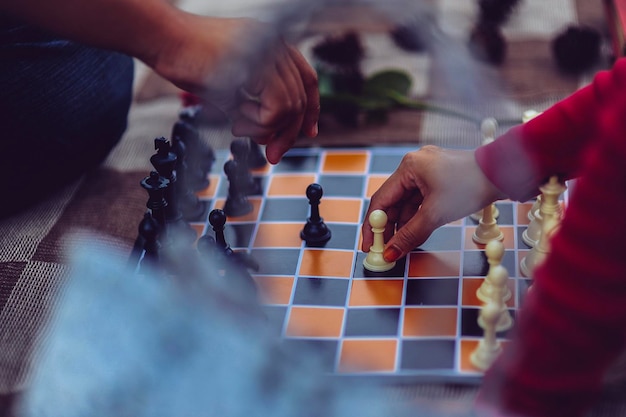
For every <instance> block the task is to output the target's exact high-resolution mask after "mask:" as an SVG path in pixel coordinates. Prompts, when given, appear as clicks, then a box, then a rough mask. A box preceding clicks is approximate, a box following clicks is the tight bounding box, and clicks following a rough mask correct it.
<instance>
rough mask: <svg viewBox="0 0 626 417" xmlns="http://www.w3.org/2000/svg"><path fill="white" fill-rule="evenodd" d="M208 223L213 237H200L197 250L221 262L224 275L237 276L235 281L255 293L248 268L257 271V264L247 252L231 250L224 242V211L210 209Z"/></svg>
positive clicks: (254, 286) (254, 285)
mask: <svg viewBox="0 0 626 417" xmlns="http://www.w3.org/2000/svg"><path fill="white" fill-rule="evenodd" d="M209 224H211V227H212V228H213V231H214V232H215V239H212V238H211V237H207V236H203V237H202V238H200V240H202V242H200V241H199V242H198V244H199V246H198V249H199V251H200V252H201V253H205V254H207V255H208V256H210V259H211V260H213V261H216V262H223V272H224V275H225V276H230V277H234V278H237V282H239V283H241V284H242V285H243V287H242V288H243V289H245V290H246V291H250V292H251V293H253V294H256V284H255V283H254V280H253V279H252V276H251V275H250V273H249V272H248V270H249V269H253V270H256V271H258V269H259V265H258V263H257V262H256V261H255V260H254V259H253V258H252V257H251V256H250V255H249V254H247V253H245V252H235V251H233V250H232V248H231V247H230V245H229V244H228V243H227V242H226V238H225V235H224V229H225V225H226V213H225V212H224V211H223V210H220V209H214V210H212V211H211V213H209ZM219 269H222V268H219Z"/></svg>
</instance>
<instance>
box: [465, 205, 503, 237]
mask: <svg viewBox="0 0 626 417" xmlns="http://www.w3.org/2000/svg"><path fill="white" fill-rule="evenodd" d="M493 207H494V205H493V204H490V205H488V206H487V207H485V208H484V209H483V215H482V217H481V218H480V221H479V222H478V226H477V227H476V230H475V231H474V234H473V235H472V240H473V241H474V242H476V243H480V244H483V245H484V244H487V243H489V242H491V241H492V240H503V239H504V234H503V233H502V230H500V227H499V226H498V223H497V222H496V219H495V217H494V216H493Z"/></svg>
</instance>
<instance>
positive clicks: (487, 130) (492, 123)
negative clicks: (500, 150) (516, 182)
mask: <svg viewBox="0 0 626 417" xmlns="http://www.w3.org/2000/svg"><path fill="white" fill-rule="evenodd" d="M497 130H498V121H497V120H496V119H494V118H493V117H487V118H485V119H483V120H482V122H481V123H480V133H481V135H482V141H481V144H483V145H487V144H488V143H491V142H493V141H494V140H496V132H497ZM491 210H492V213H493V218H494V219H497V218H498V216H500V211H499V210H498V207H496V205H495V204H492V205H491ZM482 217H483V210H479V211H477V212H476V213H472V214H470V218H471V219H472V220H474V221H477V222H478V221H480V219H481V218H482Z"/></svg>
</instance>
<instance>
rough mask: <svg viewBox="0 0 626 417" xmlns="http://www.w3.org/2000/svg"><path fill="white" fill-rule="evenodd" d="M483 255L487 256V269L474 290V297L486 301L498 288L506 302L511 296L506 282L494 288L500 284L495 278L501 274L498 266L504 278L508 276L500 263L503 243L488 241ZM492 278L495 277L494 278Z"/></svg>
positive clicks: (490, 298) (492, 296) (502, 254)
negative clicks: (481, 280)
mask: <svg viewBox="0 0 626 417" xmlns="http://www.w3.org/2000/svg"><path fill="white" fill-rule="evenodd" d="M485 255H486V256H487V263H489V270H488V271H487V275H486V276H485V279H484V280H483V282H482V284H481V285H480V287H478V289H477V290H476V297H477V298H478V299H479V300H480V301H482V302H483V303H487V302H489V301H490V300H493V298H494V292H496V291H498V290H500V292H501V293H500V297H501V298H502V302H503V303H506V302H507V301H508V300H509V299H510V298H511V297H512V294H511V290H510V289H509V287H508V286H507V285H506V282H505V283H504V286H503V287H502V288H500V289H498V288H496V285H499V284H500V283H499V282H498V281H497V280H498V278H500V275H501V274H502V272H500V271H499V270H498V268H501V269H504V274H506V278H508V271H507V270H506V268H505V267H504V266H502V265H501V264H502V258H503V257H504V245H503V244H502V242H500V241H497V240H493V241H491V242H489V243H488V244H487V246H486V247H485ZM493 278H496V279H495V280H494V279H493ZM494 281H495V282H494ZM505 281H506V280H505Z"/></svg>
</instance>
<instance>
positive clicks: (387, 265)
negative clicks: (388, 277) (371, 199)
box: [363, 210, 396, 272]
mask: <svg viewBox="0 0 626 417" xmlns="http://www.w3.org/2000/svg"><path fill="white" fill-rule="evenodd" d="M369 221H370V225H371V226H372V232H373V233H374V243H373V244H372V246H370V251H369V252H368V253H367V256H366V257H365V260H364V261H363V267H364V268H365V269H367V270H368V271H372V272H385V271H389V270H390V269H392V268H393V267H394V266H396V263H395V262H387V261H385V258H383V250H384V249H385V238H384V236H383V233H384V232H385V226H386V225H387V213H385V212H384V211H382V210H374V211H372V212H371V213H370V217H369Z"/></svg>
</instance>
